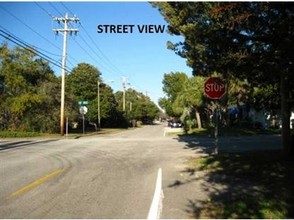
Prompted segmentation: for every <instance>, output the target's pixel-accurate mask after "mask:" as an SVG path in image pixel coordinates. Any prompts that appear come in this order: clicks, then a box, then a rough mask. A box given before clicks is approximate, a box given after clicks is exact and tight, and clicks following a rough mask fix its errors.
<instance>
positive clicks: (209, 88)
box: [204, 77, 227, 99]
mask: <svg viewBox="0 0 294 220" xmlns="http://www.w3.org/2000/svg"><path fill="white" fill-rule="evenodd" d="M226 92H227V91H226V84H225V83H224V81H223V80H222V79H221V78H219V77H211V78H209V79H208V80H207V81H206V82H205V83H204V93H205V95H206V96H208V98H210V99H221V98H222V97H223V96H224V95H225V94H226Z"/></svg>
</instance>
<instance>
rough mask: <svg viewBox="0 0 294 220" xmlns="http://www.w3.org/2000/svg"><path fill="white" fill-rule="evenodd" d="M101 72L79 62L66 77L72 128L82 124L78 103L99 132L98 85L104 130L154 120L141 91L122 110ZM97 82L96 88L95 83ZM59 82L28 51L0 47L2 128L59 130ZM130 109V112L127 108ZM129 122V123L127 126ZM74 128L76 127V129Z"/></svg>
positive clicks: (67, 112) (67, 110)
mask: <svg viewBox="0 0 294 220" xmlns="http://www.w3.org/2000/svg"><path fill="white" fill-rule="evenodd" d="M101 75H102V74H101V72H100V71H99V69H98V68H96V67H95V66H93V65H91V64H88V63H79V64H77V66H76V67H74V68H73V69H72V70H71V72H69V73H68V75H67V76H66V88H65V94H66V96H65V117H66V118H68V121H69V125H70V128H73V127H74V126H73V125H74V124H75V125H77V127H78V128H79V127H80V126H81V118H82V117H81V114H80V112H79V107H80V105H79V101H82V100H85V101H87V102H88V104H87V108H88V112H87V114H86V115H85V118H86V122H87V123H86V124H87V125H88V126H92V128H93V129H95V128H97V121H98V114H97V112H98V85H99V89H100V96H99V100H100V115H101V126H103V127H128V126H132V125H135V124H136V123H135V122H136V121H143V122H146V121H152V120H153V119H154V118H156V117H158V114H159V109H158V107H157V106H156V105H155V104H154V103H153V102H152V101H151V100H150V98H149V97H148V96H146V95H144V94H143V93H140V92H138V91H135V90H133V89H128V90H127V91H125V97H126V98H125V102H126V103H127V104H128V106H129V108H126V109H125V111H123V108H122V102H123V99H122V93H123V92H121V91H118V92H116V93H114V91H113V90H112V88H111V87H110V86H109V85H107V84H106V83H105V82H104V81H103V79H102V77H101ZM98 82H99V84H98ZM60 90H61V79H60V77H57V76H56V74H55V73H54V71H53V70H52V69H51V68H50V65H49V63H48V62H47V61H45V60H43V59H41V58H39V57H38V56H37V53H36V52H34V51H33V50H32V49H31V48H29V49H26V48H20V47H17V46H16V47H14V48H10V47H9V45H8V44H7V43H6V42H4V43H2V45H1V46H0V100H1V102H0V130H2V131H24V132H40V133H57V132H59V129H60V127H59V121H60ZM130 107H131V108H130ZM131 122H133V124H131ZM78 128H77V129H78Z"/></svg>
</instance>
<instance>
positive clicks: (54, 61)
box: [0, 29, 71, 71]
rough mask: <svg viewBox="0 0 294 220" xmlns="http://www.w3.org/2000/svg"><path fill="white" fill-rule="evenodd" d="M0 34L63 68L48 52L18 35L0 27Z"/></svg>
mask: <svg viewBox="0 0 294 220" xmlns="http://www.w3.org/2000/svg"><path fill="white" fill-rule="evenodd" d="M0 36H2V37H3V38H5V39H7V40H9V41H11V42H13V43H14V44H16V45H18V46H19V47H21V48H23V49H25V50H28V51H30V52H32V53H34V54H36V55H37V56H39V57H40V58H42V59H44V60H46V61H47V62H49V63H51V64H53V65H54V66H57V67H59V68H62V66H61V63H59V62H57V61H56V60H54V59H52V58H51V57H49V56H47V55H46V54H44V53H42V52H40V51H38V50H36V48H34V46H32V45H30V44H28V43H26V42H25V41H23V40H19V38H18V37H16V36H14V35H12V34H10V33H7V32H6V31H4V30H1V29H0ZM67 71H71V70H68V69H67Z"/></svg>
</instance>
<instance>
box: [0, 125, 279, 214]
mask: <svg viewBox="0 0 294 220" xmlns="http://www.w3.org/2000/svg"><path fill="white" fill-rule="evenodd" d="M213 143H214V142H213V139H209V138H176V137H170V136H164V126H163V125H154V126H146V127H144V128H139V129H135V130H129V131H126V132H122V133H118V134H112V135H108V136H91V137H83V138H80V139H56V140H54V139H48V140H36V139H35V140H28V139H26V140H10V141H3V140H2V141H1V142H0V179H1V182H0V218H104V219H105V218H107V219H109V218H124V219H127V218H136V219H138V218H141V219H144V218H147V215H148V212H149V208H150V205H151V201H152V198H153V194H154V190H155V182H156V176H157V171H158V169H159V168H162V173H163V193H164V200H163V212H162V216H161V217H162V218H190V217H191V216H190V215H189V211H188V210H187V204H189V199H191V198H192V197H193V196H197V195H194V194H193V195H191V193H192V192H194V190H191V187H193V186H192V185H189V184H187V185H185V186H183V187H174V186H176V183H177V180H179V179H181V178H184V176H183V171H184V170H185V164H184V162H185V161H186V159H187V158H188V157H191V156H195V155H202V154H206V153H207V152H209V151H210V150H211V149H212V148H213V146H214V145H213ZM252 146H255V147H260V148H262V149H263V148H267V147H269V148H279V147H280V137H279V136H270V137H267V138H263V137H254V138H251V139H244V138H240V139H236V138H235V139H234V138H226V139H224V140H220V150H223V149H224V150H225V151H226V150H233V151H234V150H238V149H241V150H242V149H243V150H244V149H247V148H248V149H251V148H252ZM199 196H201V192H199Z"/></svg>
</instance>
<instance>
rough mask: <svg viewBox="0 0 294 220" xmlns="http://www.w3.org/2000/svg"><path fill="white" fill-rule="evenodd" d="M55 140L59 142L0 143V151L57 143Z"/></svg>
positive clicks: (51, 140) (27, 141)
mask: <svg viewBox="0 0 294 220" xmlns="http://www.w3.org/2000/svg"><path fill="white" fill-rule="evenodd" d="M57 140H59V139H50V140H41V141H35V140H26V141H12V142H11V141H9V142H0V151H3V150H8V149H12V148H17V147H23V146H27V145H34V144H41V143H49V142H53V141H57Z"/></svg>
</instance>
